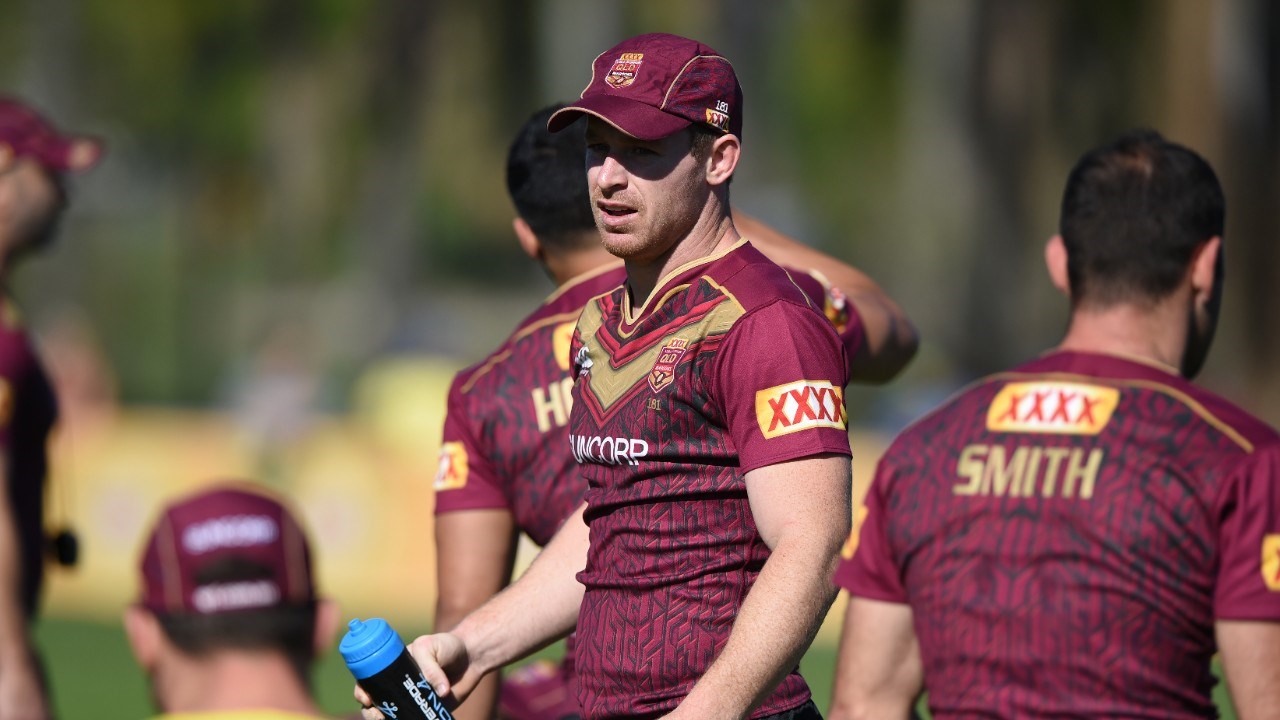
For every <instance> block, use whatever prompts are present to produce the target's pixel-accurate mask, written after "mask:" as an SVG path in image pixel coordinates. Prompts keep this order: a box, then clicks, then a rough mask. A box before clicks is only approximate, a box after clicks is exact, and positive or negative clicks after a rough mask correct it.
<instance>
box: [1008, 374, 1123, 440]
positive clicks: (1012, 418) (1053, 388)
mask: <svg viewBox="0 0 1280 720" xmlns="http://www.w3.org/2000/svg"><path fill="white" fill-rule="evenodd" d="M1119 402H1120V391H1119V390H1117V389H1116V388H1112V387H1105V386H1100V385H1086V384H1084V383H1073V382H1060V381H1054V380H1046V381H1040V382H1024V383H1009V384H1008V385H1005V386H1004V387H1003V388H1001V389H1000V392H999V393H997V394H996V396H995V399H993V400H992V401H991V407H990V408H988V409H987V429H988V430H990V431H992V432H1019V433H1054V434H1059V435H1097V434H1098V433H1100V432H1102V429H1103V428H1105V427H1106V426H1107V422H1109V421H1110V420H1111V414H1112V413H1113V412H1115V409H1116V405H1117V404H1118V403H1119Z"/></svg>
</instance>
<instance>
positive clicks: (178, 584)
mask: <svg viewBox="0 0 1280 720" xmlns="http://www.w3.org/2000/svg"><path fill="white" fill-rule="evenodd" d="M232 558H234V559H236V560H240V561H247V562H250V563H253V566H254V567H253V568H252V569H251V570H249V569H246V570H247V571H246V572H245V573H244V574H243V575H242V576H238V577H234V578H223V577H219V578H217V579H216V581H215V580H213V579H210V578H207V577H205V576H204V573H206V572H207V571H208V570H209V569H210V568H212V567H214V566H215V563H219V562H224V561H227V560H229V559H232ZM315 599H316V592H315V586H314V584H313V581H312V571H311V551H310V547H309V546H308V543H307V538H306V535H305V534H304V533H303V531H302V528H301V526H300V525H299V524H298V521H297V520H296V519H295V518H294V516H293V514H292V513H291V512H290V511H289V509H288V508H287V507H286V506H285V505H284V504H283V502H282V501H281V500H280V499H277V498H275V497H273V496H271V495H268V494H267V492H266V491H265V490H264V489H262V488H259V487H256V486H253V485H250V484H248V483H224V484H219V485H215V486H212V487H210V488H207V489H204V490H201V491H199V492H196V493H194V494H192V495H188V496H186V497H183V498H181V499H179V500H177V501H176V502H173V503H171V504H170V505H168V506H167V507H166V508H165V509H164V510H163V511H162V512H161V514H160V518H159V519H158V520H157V521H156V524H155V526H154V527H153V528H152V530H151V533H150V535H148V536H147V544H146V546H145V547H144V549H143V553H142V604H143V605H144V606H146V607H147V608H149V609H151V610H153V611H155V612H159V613H166V612H168V613H193V614H203V615H210V614H216V613H223V612H234V611H236V610H250V609H255V608H263V607H275V606H280V605H301V604H304V603H307V602H311V601H313V600H315Z"/></svg>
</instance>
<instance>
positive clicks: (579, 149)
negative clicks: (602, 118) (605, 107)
mask: <svg viewBox="0 0 1280 720" xmlns="http://www.w3.org/2000/svg"><path fill="white" fill-rule="evenodd" d="M562 107H564V105H563V104H557V105H552V106H550V107H545V108H543V109H541V110H539V111H538V112H536V113H534V114H533V115H531V116H530V117H529V119H528V120H527V121H525V124H524V125H523V126H522V127H521V128H520V132H519V133H518V134H517V135H516V138H515V140H514V141H512V143H511V149H510V150H509V151H508V152H507V192H508V193H509V194H510V195H511V202H512V203H514V204H515V206H516V213H518V214H519V215H520V217H522V218H524V221H525V222H527V223H529V227H530V228H531V229H532V230H533V232H534V234H535V235H537V236H538V239H539V240H540V241H541V242H542V245H543V247H544V248H546V249H547V250H549V251H552V252H564V251H572V250H577V249H580V248H582V247H584V246H586V245H588V244H589V243H592V242H599V240H598V237H597V236H596V235H595V234H594V233H595V228H596V224H595V218H594V217H593V214H592V212H591V198H590V196H589V195H588V193H587V170H586V168H587V163H586V149H585V146H586V141H585V140H584V133H585V132H586V123H585V122H583V121H582V120H581V119H579V120H578V121H577V122H575V123H574V124H573V125H570V126H569V127H568V128H566V129H564V130H562V131H560V132H558V133H551V132H548V131H547V119H548V118H550V117H551V114H552V113H553V112H555V111H556V110H559V109H560V108H562ZM585 231H591V233H590V234H587V233H586V232H585Z"/></svg>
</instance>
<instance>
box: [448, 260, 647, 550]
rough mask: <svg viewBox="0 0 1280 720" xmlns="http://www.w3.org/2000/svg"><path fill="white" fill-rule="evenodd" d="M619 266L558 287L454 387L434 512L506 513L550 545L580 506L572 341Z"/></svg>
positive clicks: (582, 484) (621, 275)
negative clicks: (572, 440)
mask: <svg viewBox="0 0 1280 720" xmlns="http://www.w3.org/2000/svg"><path fill="white" fill-rule="evenodd" d="M625 277H626V275H625V272H624V271H623V270H622V267H621V265H609V266H607V267H606V268H604V269H602V270H601V271H599V272H594V273H589V274H587V275H584V276H580V277H578V278H576V279H575V280H573V281H571V282H570V283H567V284H566V285H565V286H563V287H561V288H560V289H559V290H557V291H556V292H555V293H554V294H552V295H551V297H549V298H548V299H547V300H546V301H545V302H543V304H542V305H541V306H539V308H538V309H537V310H536V311H535V312H534V313H532V314H531V315H530V316H529V317H527V318H525V320H524V321H522V322H521V323H520V325H519V326H518V327H517V328H516V329H515V331H514V332H513V333H512V334H511V336H510V337H509V338H508V339H507V340H506V341H505V342H504V343H503V344H502V345H501V346H500V347H499V348H498V349H497V350H495V351H494V352H493V353H492V354H490V355H489V357H487V358H486V359H485V360H484V361H483V362H480V363H478V364H476V365H473V366H471V367H469V368H467V369H466V370H463V371H462V372H460V373H458V375H457V376H456V377H455V378H454V380H453V384H452V386H451V387H450V389H449V407H448V413H447V415H446V419H445V431H444V445H443V447H442V451H441V456H440V469H439V472H438V474H437V476H436V481H435V490H436V512H437V513H444V512H453V511H457V510H473V509H488V508H507V509H509V510H510V511H511V513H512V515H513V516H514V517H515V521H516V527H517V528H518V529H520V530H521V531H522V532H525V533H527V534H528V535H529V537H530V538H531V539H533V541H534V542H536V543H538V544H539V545H545V544H546V543H547V541H548V540H550V539H551V536H552V535H554V534H555V531H556V530H557V529H558V528H559V527H560V524H561V523H562V522H563V521H564V519H565V518H566V517H568V516H569V515H570V514H571V513H572V512H573V511H574V509H575V508H577V506H578V505H579V504H580V503H581V502H582V494H583V492H584V491H585V490H586V481H585V480H583V479H582V478H581V477H580V475H579V473H578V468H577V464H576V463H575V462H574V459H573V455H572V454H571V453H569V452H568V448H569V445H568V427H567V423H568V420H569V409H570V407H571V403H572V397H571V394H570V388H571V387H572V384H573V382H572V378H571V377H570V372H569V367H570V366H569V343H570V340H571V338H572V334H573V328H574V325H575V323H576V322H577V320H578V315H579V313H580V312H581V310H582V306H583V305H585V304H586V302H587V301H588V300H590V299H591V298H592V297H594V296H596V295H598V294H600V293H604V292H607V291H609V290H611V289H613V288H615V287H617V286H618V285H619V284H621V283H622V281H623V280H624V279H625Z"/></svg>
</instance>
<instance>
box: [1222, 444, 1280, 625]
mask: <svg viewBox="0 0 1280 720" xmlns="http://www.w3.org/2000/svg"><path fill="white" fill-rule="evenodd" d="M1225 490H1226V492H1224V494H1223V497H1222V498H1220V499H1219V508H1218V514H1219V518H1220V520H1219V530H1218V531H1219V542H1220V547H1221V552H1222V560H1221V564H1220V566H1219V569H1218V582H1217V587H1216V588H1215V590H1214V614H1215V617H1217V618H1218V619H1220V620H1273V621H1280V444H1278V443H1271V444H1270V445H1268V446H1267V447H1264V448H1259V449H1257V450H1255V451H1254V452H1253V453H1252V454H1250V455H1249V457H1248V458H1247V459H1245V460H1244V461H1243V462H1242V463H1241V464H1240V467H1239V468H1237V469H1236V470H1235V471H1234V472H1233V473H1232V476H1231V477H1230V478H1229V480H1228V483H1227V485H1226V486H1225Z"/></svg>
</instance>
